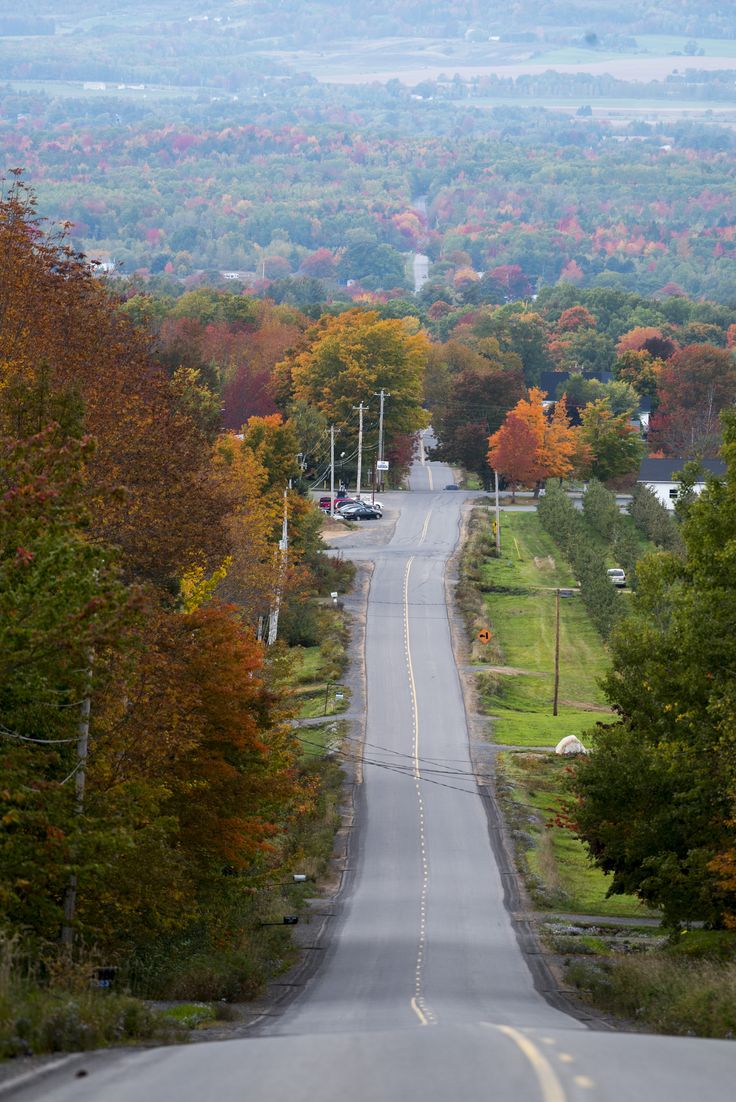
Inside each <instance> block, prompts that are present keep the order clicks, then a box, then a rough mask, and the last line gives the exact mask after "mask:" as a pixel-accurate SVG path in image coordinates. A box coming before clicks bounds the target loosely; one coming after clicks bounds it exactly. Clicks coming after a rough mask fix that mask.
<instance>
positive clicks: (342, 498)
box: [319, 494, 360, 513]
mask: <svg viewBox="0 0 736 1102" xmlns="http://www.w3.org/2000/svg"><path fill="white" fill-rule="evenodd" d="M331 501H332V498H331V497H330V495H329V494H326V495H325V496H323V497H321V498H320V499H319V507H320V509H324V511H325V512H326V513H329V511H330V502H331ZM343 505H360V502H359V501H358V499H357V498H355V497H346V495H345V494H335V511H337V510H338V509H340V508H341V507H342V506H343Z"/></svg>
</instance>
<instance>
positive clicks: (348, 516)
mask: <svg viewBox="0 0 736 1102" xmlns="http://www.w3.org/2000/svg"><path fill="white" fill-rule="evenodd" d="M340 516H341V517H343V518H344V519H345V520H380V519H381V517H382V516H383V513H382V512H381V510H380V509H373V508H371V506H370V505H363V503H362V502H358V504H357V505H344V506H343V507H342V509H340Z"/></svg>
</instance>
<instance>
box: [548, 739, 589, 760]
mask: <svg viewBox="0 0 736 1102" xmlns="http://www.w3.org/2000/svg"><path fill="white" fill-rule="evenodd" d="M587 753H588V751H587V750H586V749H585V747H584V746H583V744H582V742H581V741H580V739H579V738H578V737H577V735H567V736H566V737H565V738H563V739H560V741H559V742H558V743H557V745H556V746H555V754H565V755H567V754H587Z"/></svg>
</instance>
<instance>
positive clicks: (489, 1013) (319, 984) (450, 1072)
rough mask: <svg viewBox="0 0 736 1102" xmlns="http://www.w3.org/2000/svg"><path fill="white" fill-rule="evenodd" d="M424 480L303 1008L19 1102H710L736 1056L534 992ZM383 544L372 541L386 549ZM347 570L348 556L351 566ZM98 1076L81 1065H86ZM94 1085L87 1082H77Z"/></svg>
mask: <svg viewBox="0 0 736 1102" xmlns="http://www.w3.org/2000/svg"><path fill="white" fill-rule="evenodd" d="M450 482H452V475H451V472H450V471H449V470H448V469H447V468H444V467H442V466H441V465H440V464H435V463H431V464H430V463H429V462H426V461H425V459H424V456H423V455H422V457H421V461H420V462H418V463H416V464H415V467H414V469H413V472H412V477H411V491H412V492H411V493H403V494H393V495H392V494H389V495H385V497H386V506H387V509H388V510H393V509H399V510H400V515H399V517H398V520H397V523H396V526H395V529H394V531H393V535H392V538H391V539H390V541H389V542H387V543H381V538H380V529H379V527H378V524H379V523H383V522H378V523H377V525H376V527H375V528H374V526H373V525H364V526H361V529H360V532H359V534H356V538H355V549H354V551H353V553H354V554H355V555H356V557H362V558H365V557H370V558H372V559H373V561H374V563H375V569H374V573H373V578H372V582H371V587H370V595H369V601H368V619H367V626H366V677H367V701H368V704H367V724H366V735H365V750H364V768H363V784H362V786H361V788H360V797H359V800H358V816H357V819H358V825H357V828H356V834H355V839H354V845H353V850H352V855H351V867H352V872H351V874H350V878H349V880H348V883H347V886H346V889H345V892H344V900H343V902H342V906H341V911H340V917H339V918H338V919H337V920H336V924H335V928H334V930H333V931H332V932H331V935H330V938H329V940H328V941H327V942H326V946H327V948H326V951H325V952H324V954H323V956H324V959H323V961H322V963H321V965H320V967H319V968H318V969H317V971H316V972H315V974H314V975H313V977H312V978H311V980H310V981H309V982H308V983H307V984H306V986H305V988H304V990H303V991H302V992H301V994H300V995H299V996H298V997H297V998H295V999H294V1000H293V1001H292V1002H291V1003H290V1004H289V1005H288V1007H287V1008H286V1009H285V1010H284V1011H283V1013H281V1014H279V1015H278V1016H275V1017H268V1018H266V1019H264V1020H263V1021H261V1023H260V1024H259V1025H258V1026H257V1035H255V1036H253V1037H252V1038H250V1039H247V1040H239V1041H228V1042H221V1043H214V1044H201V1045H196V1046H191V1047H189V1048H186V1047H184V1048H170V1049H154V1050H148V1051H144V1052H126V1053H124V1054H120V1055H115V1056H111V1055H110V1054H107V1053H95V1054H93V1055H91V1056H89V1057H85V1058H80V1059H79V1060H75V1061H72V1062H71V1063H70V1064H68V1065H66V1066H65V1067H64V1068H63V1069H61V1070H60V1071H59V1072H57V1073H56V1074H53V1075H51V1076H49V1077H48V1078H47V1079H45V1080H44V1081H42V1082H35V1083H34V1084H33V1085H32V1086H30V1087H29V1088H28V1089H27V1090H26V1091H23V1090H21V1091H18V1092H16V1094H15V1095H14V1097H15V1098H17V1099H18V1100H23V1099H31V1098H34V1099H37V1098H44V1099H48V1100H49V1102H72V1100H74V1102H87V1100H90V1102H92V1100H95V1102H163V1100H168V1099H172V1100H176V1102H209V1100H212V1102H215V1100H216V1102H235V1100H243V1102H246V1100H247V1102H282V1100H283V1102H287V1100H288V1102H307V1100H309V1102H312V1100H313V1099H319V1100H320V1102H333V1100H334V1102H338V1100H339V1102H343V1100H344V1099H351V1100H356V1102H373V1100H376V1102H379V1100H381V1102H413V1100H415V1099H416V1100H417V1102H418V1100H420V1099H421V1100H422V1102H445V1100H449V1099H457V1100H459V1102H462V1100H465V1099H468V1100H475V1099H482V1100H484V1102H485V1100H489V1102H490V1100H498V1102H565V1100H568V1102H575V1100H579V1099H586V1100H587V1099H590V1100H594V1099H595V1100H599V1099H600V1100H610V1102H614V1100H615V1102H626V1100H629V1099H631V1100H634V1099H636V1100H638V1099H641V1100H642V1102H660V1100H661V1102H665V1100H666V1102H685V1100H687V1102H693V1100H695V1099H697V1100H698V1102H710V1100H711V1099H712V1100H715V1099H718V1100H719V1102H722V1100H723V1099H726V1098H730V1097H732V1096H733V1091H734V1082H736V1047H734V1046H733V1044H732V1043H729V1042H714V1041H700V1040H694V1039H685V1038H661V1037H650V1036H645V1035H635V1034H625V1033H613V1032H606V1031H596V1030H593V1029H590V1028H587V1027H586V1025H584V1024H583V1023H582V1022H580V1021H578V1020H576V1019H575V1018H574V1017H571V1016H569V1015H567V1014H565V1013H563V1011H562V1010H561V1009H558V1008H557V1007H555V1006H553V1005H551V1003H550V1002H549V1001H547V998H546V997H545V995H544V994H543V993H541V992H540V991H538V990H537V989H536V988H535V985H534V983H533V980H532V973H531V971H530V968H529V966H528V963H527V960H526V959H525V957H524V956H523V954H522V952H521V950H520V948H519V945H518V944H517V939H516V936H515V934H514V931H513V929H512V926H511V921H510V916H509V914H508V912H507V910H506V908H505V906H504V891H503V882H502V877H501V874H500V872H499V869H498V867H497V865H496V862H495V860H494V856H493V851H492V847H491V843H490V840H489V830H488V819H487V815H486V808H485V806H484V804H483V800H482V798H481V796H480V795H479V793H478V791H477V789H476V786H475V783H474V779H473V776H472V771H471V766H470V759H469V756H468V736H467V728H466V722H465V714H464V709H463V701H462V696H461V690H460V683H459V680H458V675H457V671H456V667H455V662H454V658H453V653H452V648H451V641H450V630H449V622H448V616H447V609H446V604H445V587H444V572H445V567H446V563H447V560H448V558H449V556H450V554H451V553H452V551H453V550H454V548H455V546H456V543H457V540H458V536H459V524H460V513H461V505H462V501H463V498H464V497H465V496H466V495H465V494H463V493H462V492H453V491H447V490H445V489H444V486H445V485H446V484H448V483H450ZM372 532H375V535H372V534H371V533H372ZM348 553H350V552H349V551H348V550H347V548H346V554H348ZM80 1060H81V1063H80ZM80 1068H83V1070H84V1071H85V1072H86V1073H87V1074H86V1075H84V1076H83V1077H80V1078H77V1077H76V1073H77V1071H78V1070H80Z"/></svg>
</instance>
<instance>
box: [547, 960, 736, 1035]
mask: <svg viewBox="0 0 736 1102" xmlns="http://www.w3.org/2000/svg"><path fill="white" fill-rule="evenodd" d="M567 979H568V980H569V982H571V983H573V984H574V985H575V986H576V987H578V988H581V989H583V990H586V991H588V993H589V994H590V996H591V998H592V1000H593V1002H595V1004H596V1005H597V1006H600V1007H602V1008H603V1009H605V1010H608V1011H611V1012H613V1013H614V1014H620V1015H622V1016H623V1017H626V1018H630V1019H635V1020H637V1021H640V1022H643V1023H646V1024H647V1025H648V1026H649V1027H650V1028H652V1029H654V1030H656V1031H657V1032H658V1033H675V1034H686V1035H691V1034H693V1033H694V1034H697V1036H699V1037H732V1036H733V1035H734V1033H736V964H723V963H722V962H715V961H687V960H672V959H669V958H668V957H667V955H666V954H665V953H652V954H646V955H643V956H635V957H633V956H632V957H619V958H616V959H615V960H614V961H611V962H605V963H601V962H598V963H596V964H588V963H587V962H582V961H576V962H575V963H574V964H573V965H571V966H570V967H569V968H568V970H567Z"/></svg>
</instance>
